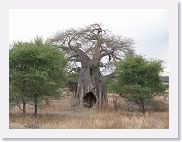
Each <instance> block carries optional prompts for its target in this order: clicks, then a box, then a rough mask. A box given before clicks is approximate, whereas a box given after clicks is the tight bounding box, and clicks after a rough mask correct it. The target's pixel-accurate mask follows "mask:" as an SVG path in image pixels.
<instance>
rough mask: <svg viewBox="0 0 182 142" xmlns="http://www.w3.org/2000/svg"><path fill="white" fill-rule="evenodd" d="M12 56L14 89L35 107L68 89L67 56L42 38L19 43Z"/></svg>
mask: <svg viewBox="0 0 182 142" xmlns="http://www.w3.org/2000/svg"><path fill="white" fill-rule="evenodd" d="M9 54H10V56H9V68H10V86H11V88H12V89H13V88H16V91H17V92H18V94H19V95H21V96H23V98H29V99H30V100H31V101H33V102H34V104H35V107H37V106H36V105H38V103H39V102H41V101H42V100H44V99H46V98H48V97H52V96H54V95H56V93H57V90H58V89H59V88H60V87H62V86H63V85H64V82H65V75H64V74H65V66H66V64H67V60H66V58H65V57H64V54H63V53H62V52H61V51H59V50H58V49H57V48H55V47H53V46H52V45H50V44H48V43H44V42H43V41H42V40H41V39H40V38H36V39H35V40H34V41H33V42H29V43H28V42H17V43H15V44H14V45H13V48H12V49H11V50H10V52H9ZM14 90H15V89H14ZM35 113H37V112H35Z"/></svg>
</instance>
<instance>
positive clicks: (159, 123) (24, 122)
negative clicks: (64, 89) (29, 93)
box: [9, 94, 169, 129]
mask: <svg viewBox="0 0 182 142" xmlns="http://www.w3.org/2000/svg"><path fill="white" fill-rule="evenodd" d="M72 101H73V96H72V95H69V96H65V97H64V98H63V99H62V100H54V101H51V103H50V105H43V106H41V107H40V108H39V110H38V116H37V118H35V117H34V115H33V108H32V107H29V108H28V109H27V114H26V115H23V114H22V112H21V111H20V110H19V109H18V108H13V109H11V110H10V117H9V120H10V121H9V122H10V123H9V127H10V128H12V129H14V128H17V129H22V128H24V129H27V128H30V129H32V128H33V129H58V128H60V129H71V128H76V129H79V128H84V129H131V128H134V129H140V128H141V129H167V128H168V127H169V124H168V123H169V114H168V101H169V100H168V95H167V94H166V95H165V96H158V97H155V99H154V100H153V101H152V102H151V104H150V105H149V107H148V110H147V112H146V114H145V115H142V113H141V112H140V111H139V109H138V106H137V105H135V104H134V103H131V102H126V101H125V100H124V99H122V98H120V97H118V95H117V94H108V107H107V108H105V109H100V110H98V109H95V108H79V107H77V108H73V107H72Z"/></svg>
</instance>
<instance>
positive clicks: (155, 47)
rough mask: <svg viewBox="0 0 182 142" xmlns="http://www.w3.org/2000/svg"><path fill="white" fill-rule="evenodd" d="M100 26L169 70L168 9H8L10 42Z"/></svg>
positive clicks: (138, 52)
mask: <svg viewBox="0 0 182 142" xmlns="http://www.w3.org/2000/svg"><path fill="white" fill-rule="evenodd" d="M93 23H100V24H101V25H102V26H103V28H106V29H108V30H110V31H111V32H112V33H113V34H116V35H122V36H123V37H130V38H133V39H134V41H135V45H134V46H135V50H136V53H137V54H141V55H144V57H146V58H154V59H161V60H163V61H164V62H165V63H164V66H165V68H166V69H167V70H168V64H169V61H168V49H169V35H168V34H169V29H168V25H169V21H168V12H167V10H162V9H161V10H160V9H151V10H148V9H143V10H141V9H140V10H139V9H138V10H137V9H132V10H124V9H123V10H112V9H111V10H106V9H105V10H73V9H72V10H68V9H67V10H54V9H53V10H51V9H49V10H41V9H40V10H25V9H24V10H10V11H9V42H10V44H11V43H12V42H13V41H30V40H33V39H34V38H35V37H36V36H41V37H43V39H44V40H46V38H48V37H50V36H53V35H54V34H55V33H56V32H58V31H64V30H66V29H70V28H79V27H83V26H86V25H89V24H93Z"/></svg>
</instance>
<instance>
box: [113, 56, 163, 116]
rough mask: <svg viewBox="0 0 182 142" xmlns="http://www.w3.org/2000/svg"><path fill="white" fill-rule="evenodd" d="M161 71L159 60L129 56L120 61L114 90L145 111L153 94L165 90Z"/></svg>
mask: <svg viewBox="0 0 182 142" xmlns="http://www.w3.org/2000/svg"><path fill="white" fill-rule="evenodd" d="M161 71H162V64H161V61H159V60H146V59H145V58H143V57H142V56H128V57H126V58H125V59H124V60H122V61H120V62H119V63H118V66H117V80H116V81H115V83H114V85H113V90H114V91H116V92H117V93H119V94H120V95H121V96H122V97H124V98H126V99H127V100H128V101H133V102H135V103H137V104H138V105H139V107H140V108H141V110H142V112H143V113H145V111H146V109H147V105H148V104H149V103H150V101H151V99H152V98H153V96H155V95H157V94H158V93H159V92H163V91H164V90H165V87H164V85H163V84H162V82H161V80H160V76H159V73H160V72H161Z"/></svg>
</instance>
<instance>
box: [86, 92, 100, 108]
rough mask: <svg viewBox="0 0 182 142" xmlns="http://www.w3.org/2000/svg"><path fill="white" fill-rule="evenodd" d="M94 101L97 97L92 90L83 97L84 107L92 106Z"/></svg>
mask: <svg viewBox="0 0 182 142" xmlns="http://www.w3.org/2000/svg"><path fill="white" fill-rule="evenodd" d="M96 101H97V99H96V97H95V95H94V94H93V93H92V92H88V93H87V94H85V96H84V97H83V104H84V107H87V108H92V107H93V106H94V105H95V103H96Z"/></svg>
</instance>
